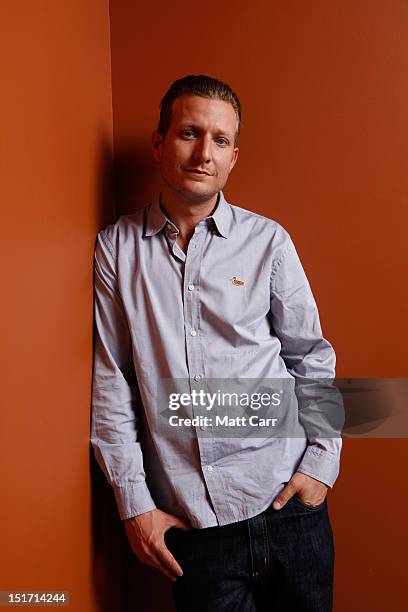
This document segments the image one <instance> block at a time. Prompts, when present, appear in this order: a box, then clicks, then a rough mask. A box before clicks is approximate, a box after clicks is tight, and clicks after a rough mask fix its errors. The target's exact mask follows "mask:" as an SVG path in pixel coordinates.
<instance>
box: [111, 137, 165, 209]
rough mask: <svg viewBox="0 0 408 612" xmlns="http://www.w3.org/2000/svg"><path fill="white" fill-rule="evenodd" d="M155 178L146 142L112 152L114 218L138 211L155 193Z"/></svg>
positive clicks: (156, 173) (153, 161)
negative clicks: (113, 156) (113, 155)
mask: <svg viewBox="0 0 408 612" xmlns="http://www.w3.org/2000/svg"><path fill="white" fill-rule="evenodd" d="M159 187H160V185H159V175H158V172H157V168H156V162H155V160H154V158H153V155H152V153H151V149H150V143H149V142H147V141H145V140H143V141H142V140H141V141H140V142H135V143H132V145H131V146H128V147H126V148H125V147H124V148H120V147H119V149H115V159H114V190H115V202H116V218H118V217H119V216H120V215H123V214H127V213H132V212H134V211H135V210H137V209H139V208H142V207H143V206H145V205H146V204H148V203H149V202H151V200H152V198H153V197H154V196H155V195H156V194H157V193H158V192H159Z"/></svg>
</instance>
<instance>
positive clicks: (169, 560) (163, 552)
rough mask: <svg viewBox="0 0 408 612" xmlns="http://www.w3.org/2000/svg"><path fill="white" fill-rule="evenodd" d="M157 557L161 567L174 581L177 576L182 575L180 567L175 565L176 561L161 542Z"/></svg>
mask: <svg viewBox="0 0 408 612" xmlns="http://www.w3.org/2000/svg"><path fill="white" fill-rule="evenodd" d="M157 556H158V558H159V561H160V563H161V564H162V565H164V566H165V567H166V569H167V571H169V572H170V574H171V575H172V576H173V577H174V580H175V579H176V578H177V577H178V576H182V575H183V570H182V569H181V567H180V565H179V564H178V563H177V561H176V559H175V558H174V557H173V555H172V554H171V552H170V551H169V549H168V548H167V546H166V545H165V544H164V542H163V547H161V548H160V549H158V550H157Z"/></svg>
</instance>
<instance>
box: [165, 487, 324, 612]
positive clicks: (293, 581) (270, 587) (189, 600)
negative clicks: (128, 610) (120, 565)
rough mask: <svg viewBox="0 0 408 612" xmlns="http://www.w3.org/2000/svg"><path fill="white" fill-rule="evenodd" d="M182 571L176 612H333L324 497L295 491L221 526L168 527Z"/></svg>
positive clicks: (176, 584) (175, 591) (168, 540)
mask: <svg viewBox="0 0 408 612" xmlns="http://www.w3.org/2000/svg"><path fill="white" fill-rule="evenodd" d="M165 539H166V543H167V546H168V548H169V549H170V550H171V552H172V553H173V555H174V557H175V558H176V559H177V561H178V562H179V564H180V565H181V567H182V569H183V576H182V577H181V578H177V580H176V582H174V583H172V584H173V597H174V603H175V605H176V608H177V610H178V612H192V611H193V610H194V612H235V611H236V612H261V611H262V612H263V611H268V612H292V611H293V612H295V611H296V612H306V611H307V612H330V611H331V610H332V600H333V573H334V548H333V534H332V529H331V525H330V520H329V514H328V509H327V500H325V501H324V502H323V504H320V505H319V506H316V507H312V506H307V505H306V504H304V503H303V502H302V501H300V499H299V498H298V497H297V496H295V497H292V498H291V499H290V501H289V502H288V503H287V504H286V505H285V506H284V507H283V508H282V509H281V510H274V509H273V508H272V506H270V507H269V508H267V510H265V511H264V512H262V513H261V514H258V515H257V516H255V517H253V518H251V519H247V520H244V521H240V522H238V523H233V524H231V525H224V526H222V527H220V526H218V527H209V528H207V529H192V530H190V531H182V530H180V529H176V528H174V527H173V528H171V529H169V530H168V531H167V533H166V536H165Z"/></svg>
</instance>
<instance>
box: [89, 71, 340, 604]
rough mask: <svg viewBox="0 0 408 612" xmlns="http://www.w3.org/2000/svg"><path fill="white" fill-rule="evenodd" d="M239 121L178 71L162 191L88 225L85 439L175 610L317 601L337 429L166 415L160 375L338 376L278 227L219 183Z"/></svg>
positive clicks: (166, 110)
mask: <svg viewBox="0 0 408 612" xmlns="http://www.w3.org/2000/svg"><path fill="white" fill-rule="evenodd" d="M240 121H241V107H240V103H239V100H238V98H237V96H236V95H235V94H234V93H233V92H232V90H231V88H230V87H229V86H228V85H226V84H224V83H222V82H220V81H218V80H217V79H214V78H211V77H208V76H204V75H200V76H187V77H185V78H182V79H179V80H177V81H175V82H174V83H173V84H172V85H171V87H170V88H169V90H168V92H167V93H166V95H165V96H164V97H163V99H162V101H161V112H160V121H159V125H158V129H157V130H156V131H155V132H154V134H153V139H152V142H153V152H154V157H155V159H156V160H157V162H158V164H159V167H160V171H161V176H162V179H163V186H162V190H161V193H160V195H159V196H158V197H157V198H156V199H155V201H154V202H153V203H151V204H150V205H148V206H147V207H145V208H144V209H143V210H141V211H138V212H136V213H134V214H131V215H123V216H122V217H120V218H119V220H118V221H117V222H116V223H115V224H113V225H110V226H108V227H107V228H106V229H105V230H103V231H101V232H99V234H98V239H97V245H96V250H95V323H96V344H95V361H94V379H93V418H92V433H91V441H92V444H93V447H94V450H95V455H96V458H97V460H98V462H99V464H100V466H101V467H102V469H103V470H104V472H105V474H106V477H107V478H108V480H109V482H110V484H111V485H112V486H113V489H114V492H115V496H116V501H117V504H118V509H119V514H120V517H121V519H122V520H124V523H125V528H126V532H127V536H128V539H129V542H130V545H131V547H132V549H133V551H134V552H135V554H136V555H137V556H138V557H139V559H140V560H141V561H143V562H144V563H147V564H149V565H152V566H154V567H156V568H157V569H159V570H160V571H161V572H162V573H163V574H165V575H166V576H168V577H169V578H170V579H171V580H172V581H173V593H174V600H175V604H176V607H177V609H178V610H188V611H192V610H206V611H214V612H215V611H217V612H222V611H224V610H225V611H226V610H229V611H230V610H239V611H240V612H245V611H249V610H263V609H268V610H269V609H270V610H272V609H273V610H298V611H300V610H310V611H311V610H313V611H322V612H323V611H325V612H326V611H328V610H331V606H332V582H333V560H334V553H333V542H332V532H331V526H330V522H329V517H328V511H327V502H326V499H325V498H326V494H327V491H328V488H329V487H332V486H333V484H334V481H335V480H336V478H337V475H338V470H339V454H340V446H341V441H340V439H339V438H338V437H335V436H327V437H323V436H321V437H319V431H318V430H317V431H316V428H313V427H311V428H309V430H308V428H307V427H306V431H307V432H308V433H307V436H306V434H305V433H304V431H305V430H303V437H302V436H296V437H295V436H294V435H292V436H291V435H287V436H286V437H282V436H281V437H279V436H273V435H272V436H271V435H264V434H262V435H260V434H256V435H255V436H252V437H251V436H247V435H242V436H239V435H238V436H234V437H232V436H229V435H228V433H226V428H224V429H223V432H222V434H221V435H220V434H219V433H217V431H215V430H216V427H214V425H213V421H210V420H209V419H208V420H207V421H202V420H201V421H199V420H198V421H196V422H195V423H197V424H196V425H192V423H193V419H192V420H191V422H190V426H189V427H186V428H184V431H183V432H181V431H180V432H179V431H174V428H173V429H172V427H167V428H166V427H164V426H163V424H164V422H165V421H166V419H167V425H169V421H170V418H169V416H168V415H167V413H166V411H165V410H164V408H165V406H164V404H163V401H162V396H163V393H161V391H162V390H163V388H164V387H163V385H164V382H163V381H168V380H172V381H176V382H177V381H182V383H183V384H185V385H186V386H187V389H188V390H189V391H190V393H191V394H193V391H194V390H196V392H197V393H198V390H199V389H202V388H203V384H204V383H205V381H211V380H213V379H220V378H222V379H224V380H227V381H228V380H232V379H238V380H240V379H246V380H250V381H252V383H253V381H258V380H265V379H268V380H269V379H274V380H282V381H285V380H286V381H288V380H289V381H293V380H298V379H305V378H311V379H318V378H321V379H331V378H333V376H334V365H335V355H334V351H333V349H332V347H331V345H330V344H329V342H328V341H327V340H325V339H324V337H323V336H322V332H321V328H320V323H319V317H318V312H317V308H316V304H315V301H314V299H313V295H312V293H311V290H310V287H309V284H308V282H307V279H306V276H305V274H304V271H303V269H302V266H301V264H300V261H299V258H298V256H297V254H296V251H295V248H294V246H293V243H292V241H291V239H290V237H289V235H288V233H287V232H286V231H285V230H284V229H283V228H282V227H281V226H280V225H279V224H278V223H276V222H274V221H272V220H270V219H267V218H265V217H262V216H260V215H257V214H255V213H252V212H250V211H248V210H245V209H243V208H239V207H237V206H235V205H231V204H229V203H228V202H227V201H226V199H225V197H224V194H223V191H222V189H223V188H224V186H225V184H226V181H227V179H228V176H229V173H230V172H231V170H232V168H233V167H234V166H235V164H236V161H237V158H238V140H239V133H240ZM176 382H175V385H176V386H177V384H176ZM282 386H283V385H282ZM312 404H313V405H315V404H314V403H313V402H312ZM207 411H208V407H207ZM168 412H169V411H168ZM198 412H199V411H198V409H196V408H195V407H194V406H193V403H191V404H190V405H189V407H188V408H186V410H185V414H187V415H188V416H190V417H195V416H197V418H198ZM299 412H300V411H299ZM282 414H283V418H285V412H284V411H283V413H282ZM201 416H202V415H201ZM188 423H189V422H188ZM207 423H210V425H209V427H207ZM208 430H209V431H208ZM187 432H188V435H187ZM273 606H274V607H273Z"/></svg>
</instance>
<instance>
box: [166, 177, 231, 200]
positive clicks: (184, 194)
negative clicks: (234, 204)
mask: <svg viewBox="0 0 408 612" xmlns="http://www.w3.org/2000/svg"><path fill="white" fill-rule="evenodd" d="M162 178H163V181H164V182H165V183H166V185H167V186H168V187H169V188H170V189H171V190H172V191H173V192H175V193H177V194H178V195H179V196H180V197H181V198H183V200H185V201H186V202H188V203H189V204H204V203H206V202H208V201H209V200H211V199H212V198H213V197H214V196H216V195H217V194H218V193H219V191H220V190H221V189H222V187H221V188H219V189H216V190H213V189H211V190H208V191H203V192H201V193H197V192H195V191H190V190H189V189H183V187H176V186H175V185H173V184H172V183H171V182H170V181H168V180H167V178H166V177H165V176H162Z"/></svg>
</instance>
